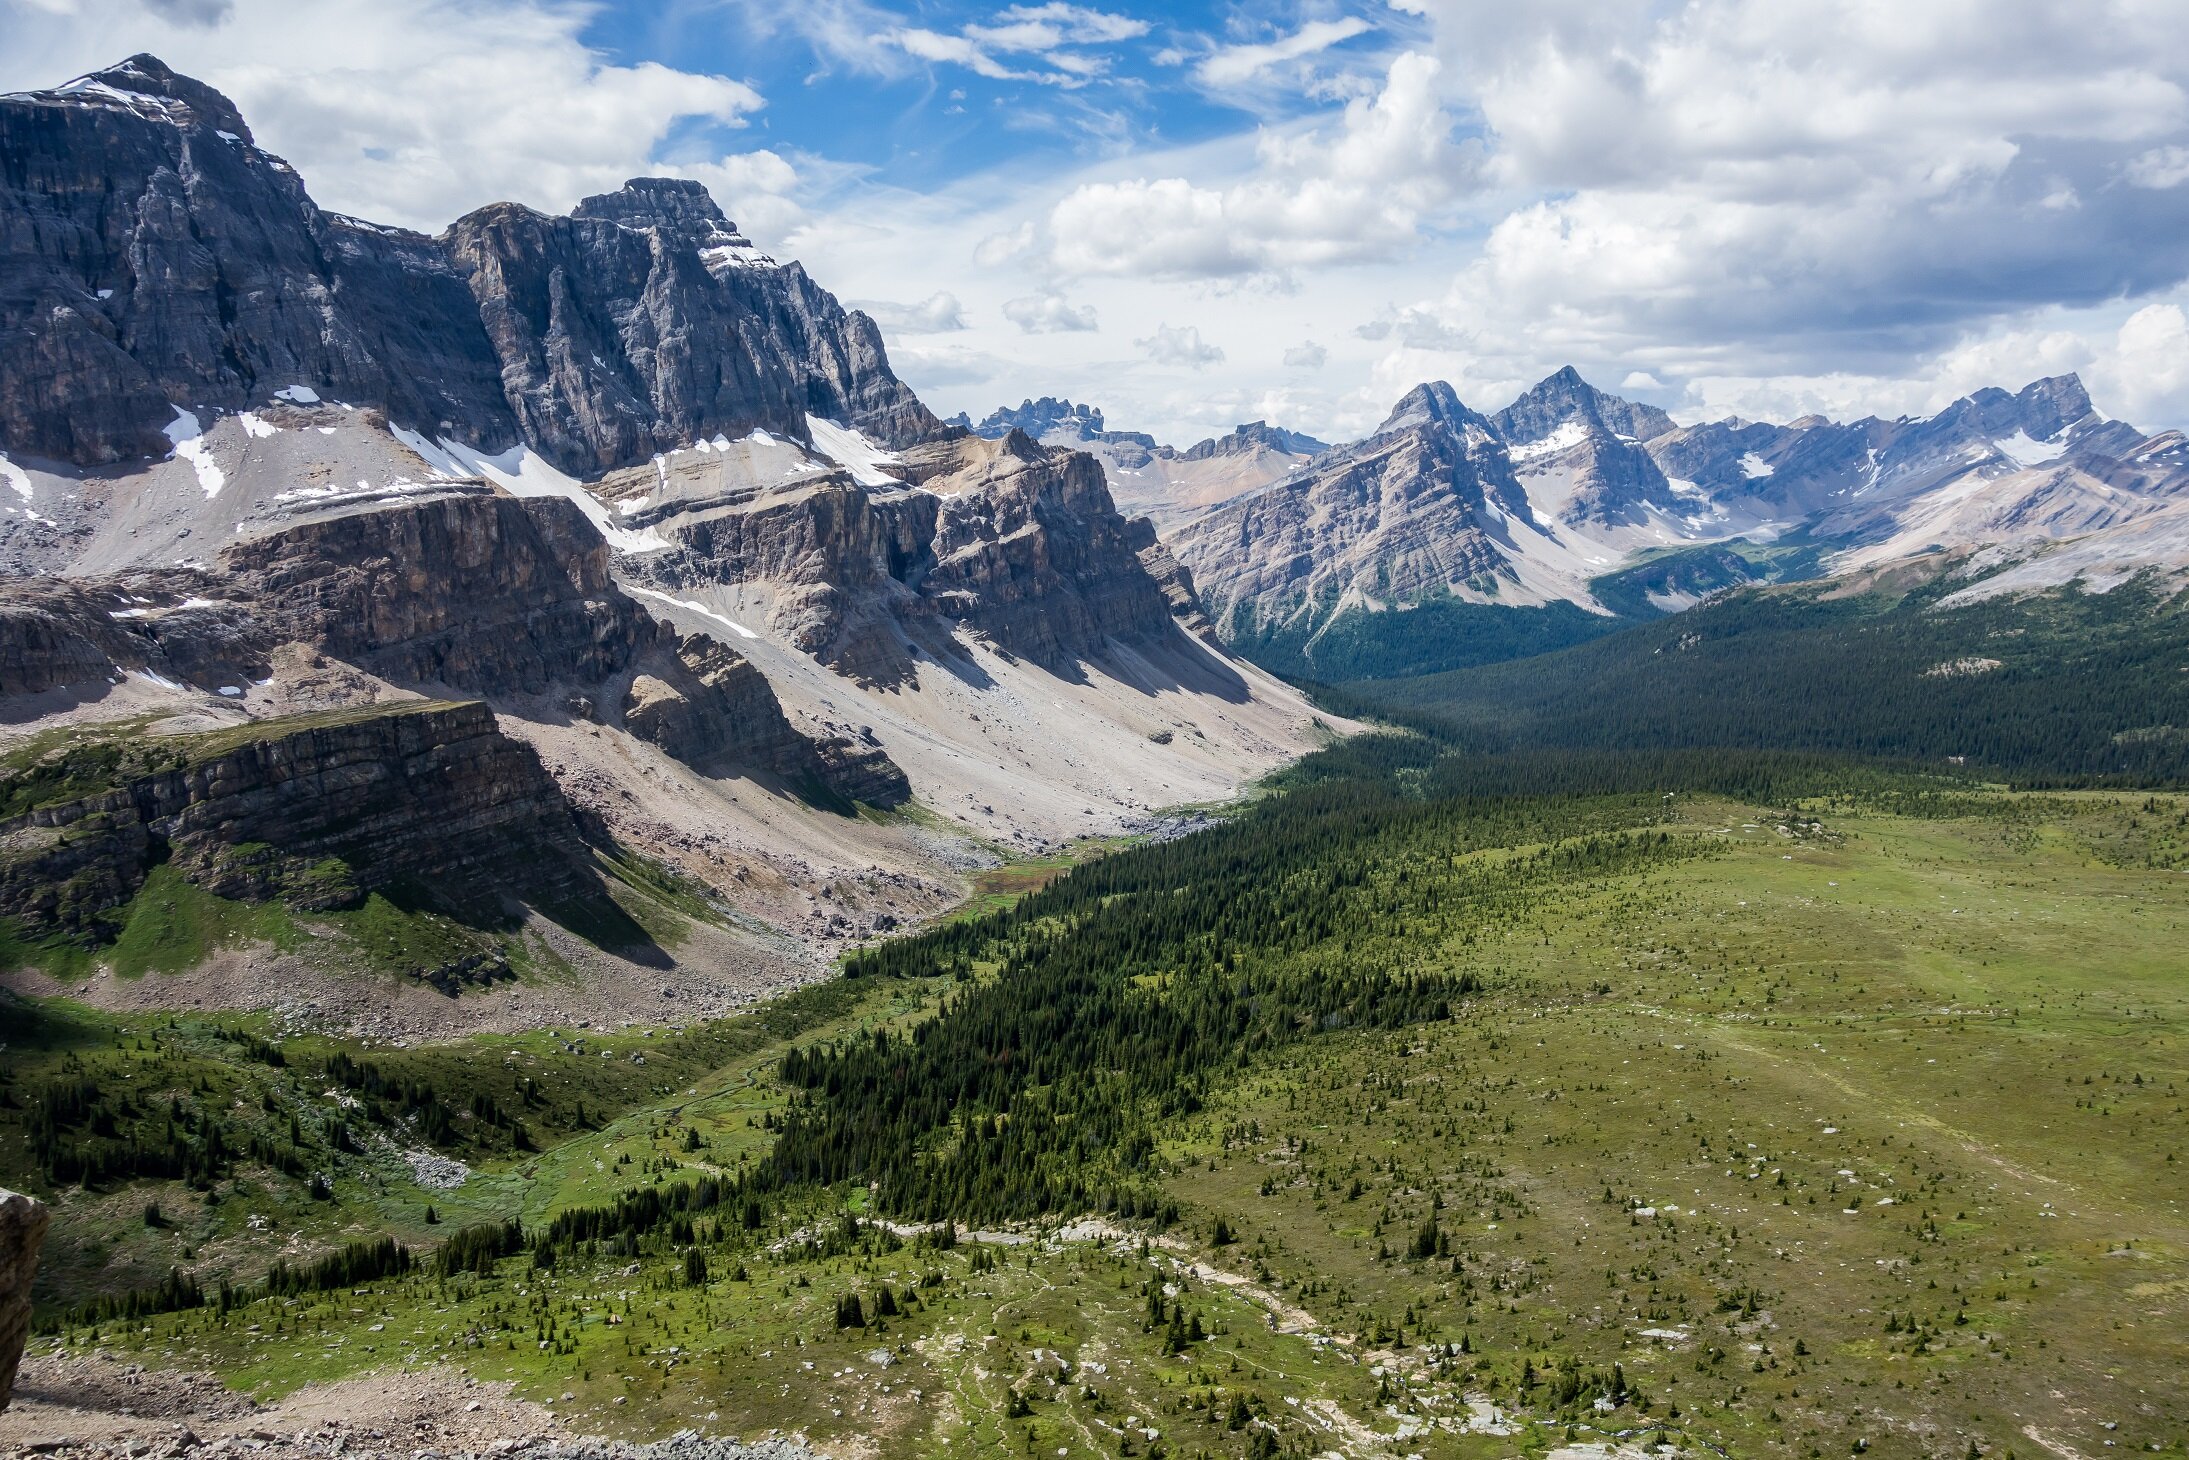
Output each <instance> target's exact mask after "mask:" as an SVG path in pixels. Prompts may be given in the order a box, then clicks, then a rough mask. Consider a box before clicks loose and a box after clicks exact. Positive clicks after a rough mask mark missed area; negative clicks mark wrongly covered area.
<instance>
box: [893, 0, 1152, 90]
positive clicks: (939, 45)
mask: <svg viewBox="0 0 2189 1460" xmlns="http://www.w3.org/2000/svg"><path fill="white" fill-rule="evenodd" d="M1147 31H1148V23H1147V22H1146V21H1144V20H1136V19H1134V18H1133V17H1131V16H1128V15H1116V14H1112V13H1110V12H1108V11H1102V10H1095V9H1092V8H1090V7H1087V6H1084V5H1065V4H1048V5H1014V6H1012V7H1010V8H1009V9H1007V10H1005V11H1003V12H1002V13H1000V14H999V15H997V16H996V18H995V21H994V22H993V23H991V24H987V25H968V26H964V27H962V28H961V29H959V30H958V31H956V32H954V33H944V32H941V31H934V30H928V29H926V28H924V27H920V26H895V27H891V28H890V29H889V30H888V31H887V33H886V36H887V39H888V41H889V43H890V44H892V45H894V46H896V47H898V48H899V49H901V50H903V51H904V52H905V53H906V54H907V55H911V56H915V57H917V58H919V59H920V60H923V61H931V62H939V63H942V64H945V65H953V66H963V67H964V68H966V69H967V70H968V71H971V72H972V73H973V74H974V75H976V76H985V77H987V78H988V79H989V80H991V81H1038V82H1041V83H1043V84H1045V85H1049V86H1060V87H1066V88H1070V87H1078V86H1084V85H1085V84H1086V83H1087V82H1088V81H1090V80H1091V79H1093V78H1094V77H1097V76H1100V75H1101V74H1103V73H1104V72H1105V71H1107V70H1108V69H1109V67H1110V59H1109V57H1108V56H1107V55H1106V54H1105V53H1103V52H1102V51H1100V50H1094V49H1087V48H1088V47H1099V46H1107V45H1114V44H1115V43H1116V42H1119V41H1124V40H1131V39H1133V38H1134V37H1136V36H1142V35H1145V34H1147ZM1005 56H1015V57H1018V58H1020V60H1019V61H1018V62H1017V63H1016V64H1014V63H1012V62H1008V61H1005V60H1003V59H1002V58H1003V57H1005Z"/></svg>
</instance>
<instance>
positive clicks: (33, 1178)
mask: <svg viewBox="0 0 2189 1460" xmlns="http://www.w3.org/2000/svg"><path fill="white" fill-rule="evenodd" d="M1401 8H1405V7H1401ZM1008 13H1009V14H1010V15H1012V16H1014V17H1015V21H1014V24H1015V25H1017V26H1018V27H1020V30H1023V29H1024V28H1025V27H1036V28H1038V27H1041V26H1064V25H1068V24H1069V25H1081V26H1086V25H1092V24H1093V23H1094V22H1093V21H1090V20H1088V19H1087V17H1088V16H1090V15H1094V14H1095V12H1092V11H1083V10H1082V9H1081V8H1080V7H1075V6H1044V7H1019V8H1018V9H1017V10H1014V11H1012V12H1008ZM1113 19H1114V17H1113ZM1135 23H1137V22H1135ZM1145 29H1146V27H1145V26H1142V27H1141V30H1142V31H1144V30H1145ZM1020 30H1014V31H1010V32H1001V31H999V32H995V33H994V35H988V39H989V40H991V41H994V36H996V35H1018V34H1020ZM1043 33H1044V34H1046V32H1043ZM1140 33H1141V31H1134V32H1132V34H1134V35H1138V34H1140ZM919 34H921V35H928V34H929V33H928V32H924V31H923V32H920V33H919ZM968 34H970V32H969V33H968ZM983 34H984V35H987V34H988V33H985V32H984V33H983ZM1352 34H1354V32H1351V31H1348V32H1347V35H1348V36H1350V35H1352ZM937 39H938V41H941V40H948V39H950V38H948V37H939V38H937ZM995 43H996V44H999V45H1000V44H1004V42H1002V41H995ZM1016 43H1017V42H1012V44H1016ZM968 44H970V42H968ZM1013 54H1017V53H1015V52H1014V53H1013ZM1014 64H1017V63H1016V62H1014ZM1028 64H1031V63H1030V62H1029V63H1028ZM1075 75H1076V73H1075ZM1265 148H1266V149H1274V150H1275V151H1281V150H1282V148H1281V147H1280V145H1279V144H1278V143H1276V142H1271V141H1268V140H1267V139H1265ZM2177 150H2178V149H2177ZM620 171H621V169H620V168H619V169H618V172H619V173H620ZM613 175H614V174H611V175H610V176H613ZM733 211H737V212H739V213H740V214H741V215H742V214H743V212H744V210H743V209H741V208H739V209H734V210H733ZM756 231H760V232H762V233H763V236H765V230H756ZM875 308H876V312H877V313H886V312H885V311H883V310H882V309H881V307H880V306H875ZM1031 332H1032V331H1031V330H1029V333H1031ZM1195 338H1196V340H1198V336H1196V337H1195ZM900 343H901V342H900ZM1318 349H1319V347H1318ZM899 358H900V362H901V363H902V362H904V361H905V360H906V359H907V358H908V357H907V356H905V355H904V354H903V353H901V352H900V356H899ZM1317 359H1318V360H1319V359H1320V355H1319V354H1318V356H1317ZM905 368H906V370H907V373H908V374H911V375H913V376H915V378H924V377H919V374H918V371H917V370H915V369H914V368H913V366H912V365H910V364H906V365H905ZM1536 368H1541V367H1540V366H1538V367H1536ZM1529 373H1530V374H1532V373H1534V372H1533V370H1531V371H1530V372H1529ZM1637 378H1641V379H1644V380H1645V382H1646V380H1647V378H1648V377H1646V376H1641V375H1638V376H1637ZM2098 378H2099V377H2098V376H2096V375H2093V376H2092V379H2093V380H2094V381H2095V380H2097V379H2098ZM1040 388H1041V382H1039V381H1029V382H1028V389H1027V393H1026V394H1025V395H1024V397H1023V398H1022V403H1021V404H1020V405H1019V406H1017V407H1011V406H1008V405H1005V406H1002V407H1000V408H998V409H996V410H994V411H992V412H991V413H989V414H988V415H986V416H985V417H984V418H983V419H980V420H978V421H975V420H974V419H972V417H971V415H970V414H969V413H968V414H962V415H959V416H956V417H954V418H951V419H948V420H946V419H943V418H941V417H939V416H938V415H937V414H935V412H934V411H932V410H930V408H929V407H928V405H926V404H923V402H922V401H921V400H920V399H919V397H918V396H917V395H916V394H915V393H914V391H913V390H912V389H911V388H910V387H909V386H908V385H907V384H906V383H905V382H904V381H903V380H901V379H899V378H898V376H897V375H896V374H895V373H894V372H893V370H892V367H891V364H890V355H889V350H888V348H887V347H886V344H885V340H884V336H883V329H882V327H881V326H879V325H878V324H877V323H876V321H875V320H874V319H873V318H870V317H869V316H868V315H867V314H866V313H862V312H860V311H858V310H855V309H848V308H846V307H845V306H844V305H842V304H841V303H839V301H838V300H837V298H836V297H835V296H834V295H833V294H831V293H830V292H828V290H827V289H825V288H823V287H822V285H821V284H820V283H818V282H816V281H815V280H814V279H813V278H811V277H809V275H808V274H807V272H806V270H805V269H804V267H802V266H801V265H800V264H799V263H798V262H796V261H794V260H791V259H788V258H778V257H774V256H771V255H770V254H769V253H767V252H764V251H763V250H762V249H761V248H760V247H758V246H756V245H755V243H754V242H753V241H752V240H751V239H750V238H749V237H747V235H746V234H745V233H743V232H741V231H740V230H739V228H738V226H737V224H736V223H735V222H733V221H731V219H730V217H729V216H727V215H726V213H725V212H724V210H723V208H722V207H721V206H719V205H718V203H717V201H716V195H715V194H714V193H712V192H710V191H709V190H708V188H707V187H705V186H702V185H701V184H700V183H698V182H695V181H691V180H687V179H676V178H665V177H639V178H634V179H632V180H630V181H629V182H627V183H625V184H624V186H623V187H622V188H620V189H619V190H616V191H613V192H606V193H602V194H599V195H597V196H591V197H586V198H584V199H583V200H582V201H580V202H578V203H576V204H575V206H573V207H571V208H570V210H569V212H568V213H567V214H565V215H552V214H548V213H542V212H538V211H534V210H532V209H530V208H527V207H523V206H519V205H516V204H512V203H490V204H488V205H487V206H484V207H481V208H479V209H477V210H476V211H474V212H470V213H467V214H465V215H464V216H462V217H460V218H457V219H456V220H454V221H453V222H451V223H449V224H448V225H447V227H446V228H444V229H443V230H442V231H441V232H439V233H437V234H433V235H430V236H429V235H427V234H423V233H418V232H412V231H408V230H405V229H402V228H395V227H388V226H383V225H380V224H375V223H371V222H367V221H364V220H361V219H357V218H351V217H346V216H342V215H340V214H336V213H332V212H328V211H325V210H323V209H322V208H321V207H319V206H318V205H317V204H316V203H315V202H314V201H313V199H312V196H311V195H310V193H309V192H308V191H307V188H306V180H305V179H304V178H302V177H300V176H299V175H298V173H297V171H296V170H295V169H293V168H292V167H291V166H290V165H289V164H288V163H287V162H285V161H283V160H282V159H281V158H280V157H277V156H275V155H273V153H271V152H269V151H267V150H265V149H263V148H261V147H260V146H259V145H258V143H257V142H256V141H255V140H254V134H253V132H252V129H251V126H250V125H249V123H248V122H247V120H246V118H245V117H244V116H243V115H242V114H241V113H240V112H239V110H238V109H237V107H236V106H235V105H234V104H232V103H231V102H230V101H229V100H228V98H227V97H225V96H223V95H222V94H221V93H220V92H219V91H217V90H215V89H213V88H212V87H210V86H208V85H206V84H205V83H203V82H201V81H198V80H194V79H192V78H191V77H188V76H185V75H182V74H179V73H178V72H177V71H176V70H174V69H171V68H170V67H169V66H168V65H166V64H165V63H163V62H162V61H160V60H159V59H157V58H155V57H153V56H151V55H137V56H134V57H132V58H130V59H129V60H127V61H124V62H122V63H120V64H119V65H115V66H112V67H109V68H107V69H104V70H101V71H98V72H95V73H93V74H90V75H87V76H84V77H81V78H79V79H77V80H74V81H70V82H68V83H66V84H64V85H59V86H55V87H52V88H51V89H45V90H36V91H29V92H22V93H17V94H11V95H6V96H0V1184H5V1185H6V1186H7V1187H9V1188H11V1190H9V1191H0V1411H4V1412H0V1453H7V1454H30V1453H36V1454H54V1455H64V1456H78V1455H82V1456H93V1455H96V1456H102V1457H105V1456H123V1455H127V1456H130V1457H144V1456H160V1457H167V1456H199V1455H208V1456H209V1455H214V1454H220V1455H231V1456H232V1455H240V1454H244V1453H260V1452H263V1453H264V1454H266V1455H268V1456H269V1457H291V1456H305V1455H312V1456H335V1455H342V1456H356V1455H399V1456H406V1457H412V1460H423V1457H426V1456H434V1457H440V1456H457V1455H465V1456H476V1455H487V1454H494V1455H510V1454H517V1453H523V1454H533V1453H537V1454H539V1455H541V1456H557V1457H568V1460H580V1457H614V1460H813V1457H816V1456H829V1457H837V1460H854V1457H860V1460H864V1457H876V1456H898V1455H904V1456H915V1455H916V1456H929V1457H943V1456H959V1457H963V1456H969V1455H982V1456H985V1455H1006V1454H1008V1455H1029V1456H1030V1455H1052V1454H1053V1455H1055V1456H1058V1457H1062V1460H1076V1457H1081V1456H1101V1457H1111V1456H1116V1457H1147V1460H1158V1457H1175V1460H1185V1457H1188V1456H1193V1457H1203V1460H1205V1457H1211V1456H1238V1457H1251V1460H1274V1457H1278V1456H1285V1457H1299V1460H1306V1457H1316V1460H1323V1457H1329V1456H1338V1457H1342V1460H1371V1457H1394V1460H1395V1457H1400V1456H1408V1457H1414V1460H1431V1457H1436V1460H1444V1457H1465V1460H1514V1457H1526V1460H1642V1457H1644V1456H1669V1457H1693V1460H1703V1457H1705V1456H1706V1455H1713V1456H1719V1457H1733V1456H1743V1457H1745V1456H1770V1457H1784V1460H1819V1457H1822V1456H1825V1455H1827V1454H1830V1455H1856V1456H1861V1455H1866V1454H1872V1453H1874V1454H1876V1455H1879V1456H1886V1457H1893V1460H1899V1457H1906V1460H1919V1457H1920V1460H1933V1457H1940V1460H2015V1456H2016V1455H2017V1454H2020V1455H2022V1456H2025V1457H2038V1456H2050V1457H2054V1460H2090V1457H2095V1456H2098V1455H2100V1454H2102V1452H2103V1450H2104V1449H2106V1448H2109V1447H2117V1448H2121V1449H2124V1450H2125V1449H2133V1450H2137V1451H2142V1452H2147V1453H2148V1452H2158V1453H2162V1454H2171V1455H2175V1456H2180V1455H2183V1454H2185V1453H2189V1427H2185V1417H2189V1362H2185V1357H2189V1216H2185V1214H2184V1212H2183V1210H2182V1200H2181V1193H2182V1190H2183V1186H2182V1182H2181V1178H2180V1177H2179V1176H2178V1175H2177V1174H2176V1173H2178V1172H2179V1170H2180V1161H2181V1160H2182V1159H2183V1153H2184V1152H2185V1151H2189V1141H2185V1137H2189V1124H2185V1117H2184V1105H2183V1099H2182V1089H2183V1087H2184V1085H2185V1084H2189V1042H2185V1041H2184V1038H2183V1033H2184V1031H2185V1030H2189V936H2185V933H2184V930H2185V929H2189V878H2185V876H2184V872H2185V871H2189V789H2185V788H2189V728H2185V727H2189V647H2185V646H2189V441H2185V439H2184V438H2183V436H2182V435H2181V434H2180V433H2179V432H2175V431H2164V432H2160V433H2158V434H2147V433H2146V432H2144V431H2141V430H2139V429H2137V428H2135V427H2133V426H2130V425H2128V424H2125V423H2123V422H2121V421H2118V420H2114V419H2110V418H2109V417H2107V416H2106V415H2104V414H2103V413H2102V412H2101V410H2100V408H2099V407H2098V405H2096V404H2094V403H2093V401H2092V399H2091V397H2090V395H2089V394H2088V393H2087V392H2086V390H2085V388H2084V386H2083V384H2082V382H2081V381H2080V380H2079V379H2077V378H2076V377H2075V376H2073V375H2059V376H2054V377H2051V378H2045V379H2040V380H2037V381H2035V382H2033V383H2029V384H2027V385H2023V386H2021V387H2020V388H2019V389H2016V390H2011V391H2010V390H2008V389H1986V390H1980V391H1977V392H1976V393H1974V394H1971V395H1968V396H1966V397H1964V398H1962V399H1959V400H1956V401H1954V402H1953V403H1952V404H1950V405H1948V406H1947V407H1945V408H1944V409H1942V410H1939V411H1937V412H1935V413H1934V414H1931V415H1928V416H1925V417H1922V418H1912V417H1908V416H1896V417H1895V418H1893V419H1884V418H1882V417H1880V416H1874V415H1873V416H1866V417H1864V418H1862V419H1859V420H1853V421H1844V422H1843V421H1835V420H1828V419H1825V418H1823V417H1822V416H1804V417H1801V418H1799V419H1796V420H1792V421H1789V422H1786V423H1784V424H1773V423H1768V422H1759V421H1749V420H1743V419H1737V418H1728V419H1722V420H1717V421H1708V422H1699V423H1689V424H1682V423H1681V422H1680V421H1676V420H1675V419H1674V417H1673V416H1672V415H1670V414H1668V413H1667V411H1666V410H1664V409H1660V408H1659V407H1658V406H1655V405H1651V404H1647V403H1644V402H1641V401H1635V400H1627V399H1623V398H1621V397H1619V396H1614V395H1610V394H1607V393H1605V392H1603V391H1601V390H1599V389H1597V388H1596V387H1594V386H1592V385H1591V384H1590V383H1589V382H1588V381H1586V380H1584V379H1583V378H1582V377H1581V375H1580V374H1579V373H1578V372H1577V371H1575V370H1574V369H1571V368H1568V369H1562V370H1559V371H1558V372H1557V373H1555V374H1552V375H1550V376H1549V377H1548V378H1546V379H1544V380H1543V381H1541V382H1540V383H1539V384H1537V385H1535V386H1533V387H1532V388H1530V389H1528V390H1526V391H1525V392H1524V393H1522V394H1521V395H1520V396H1519V397H1518V399H1515V400H1513V401H1511V402H1509V403H1506V404H1503V405H1502V406H1501V407H1500V408H1498V409H1495V410H1494V411H1493V410H1486V409H1481V408H1478V407H1484V406H1487V405H1489V404H1490V403H1489V402H1476V403H1474V404H1470V403H1469V402H1467V401H1465V400H1462V399H1461V398H1460V395H1459V393H1458V392H1457V391H1455V390H1454V389H1453V388H1452V386H1450V385H1449V384H1446V383H1444V382H1441V381H1435V380H1430V381H1425V382H1422V383H1420V384H1418V385H1416V386H1415V387H1414V388H1412V389H1410V390H1408V391H1406V392H1405V394H1404V395H1403V396H1401V397H1400V398H1399V399H1398V400H1397V401H1396V402H1395V403H1394V404H1393V405H1392V406H1391V408H1390V410H1389V413H1388V415H1387V416H1386V417H1385V418H1384V420H1383V421H1382V423H1381V424H1380V425H1379V426H1377V427H1376V428H1375V430H1373V431H1372V432H1371V433H1370V434H1368V435H1367V436H1365V437H1363V438H1361V439H1358V440H1350V441H1341V442H1336V443H1332V442H1327V441H1323V440H1320V439H1317V438H1316V437H1314V436H1312V435H1309V434H1306V433H1304V432H1301V431H1299V430H1296V429H1292V428H1291V427H1289V426H1288V425H1286V424H1285V423H1283V422H1276V421H1269V420H1256V421H1251V422H1245V423H1242V424H1239V425H1238V426H1237V427H1236V428H1235V429H1234V430H1232V431H1230V432H1228V433H1225V434H1222V435H1215V436H1211V437H1209V438H1208V439H1205V440H1201V441H1199V442H1197V443H1195V444H1191V445H1184V446H1179V445H1172V444H1165V443H1163V442H1160V441H1158V440H1157V439H1156V438H1155V436H1154V435H1152V434H1150V433H1146V432H1140V431H1133V430H1123V429H1114V428H1113V427H1112V426H1111V424H1110V423H1109V421H1108V420H1107V418H1106V416H1105V413H1104V412H1103V411H1102V410H1101V409H1098V408H1096V407H1094V406H1091V405H1088V404H1085V403H1076V404H1075V403H1074V402H1072V401H1070V400H1065V399H1060V398H1058V397H1057V396H1055V395H1051V394H1035V393H1034V392H1035V391H1036V390H1038V389H1040ZM1956 388H1958V387H1956ZM1012 393H1013V394H1018V392H1017V391H1016V390H1014V391H1013V392H1012ZM1639 393H1644V394H1646V393H1648V392H1646V391H1642V392H1639ZM1941 394H1944V392H1941ZM1229 414H1230V413H1229V412H1228V411H1227V412H1226V416H1225V417H1219V418H1217V419H1219V420H1221V419H1225V418H1228V416H1229ZM18 1192H20V1193H23V1195H18V1194H17V1193H18ZM33 1198H34V1199H33ZM18 1348H20V1349H21V1350H22V1358H21V1363H20V1369H19V1370H18V1369H17V1366H16V1363H15V1357H14V1355H15V1351H16V1350H17V1349H18ZM11 1383H12V1397H11V1390H10V1384H11Z"/></svg>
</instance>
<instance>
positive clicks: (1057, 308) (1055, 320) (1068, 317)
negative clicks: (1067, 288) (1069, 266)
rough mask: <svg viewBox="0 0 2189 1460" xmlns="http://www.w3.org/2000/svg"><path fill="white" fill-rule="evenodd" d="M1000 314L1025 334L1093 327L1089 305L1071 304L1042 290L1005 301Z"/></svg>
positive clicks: (1093, 321)
mask: <svg viewBox="0 0 2189 1460" xmlns="http://www.w3.org/2000/svg"><path fill="white" fill-rule="evenodd" d="M1003 317H1004V318H1005V319H1007V320H1009V321H1011V323H1013V324H1015V325H1017V326H1018V327H1019V329H1020V330H1021V331H1022V332H1024V333H1026V334H1029V335H1053V334H1065V333H1070V332H1073V331H1078V330H1091V329H1094V328H1096V325H1095V312H1094V307H1093V306H1092V305H1073V304H1072V303H1070V302H1069V301H1067V300H1066V299H1065V297H1064V296H1063V295H1061V294H1055V293H1051V292H1048V291H1046V290H1045V291H1043V292H1042V293H1039V294H1027V295H1022V296H1020V297H1019V298H1017V299H1007V300H1005V301H1004V303H1003Z"/></svg>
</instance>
